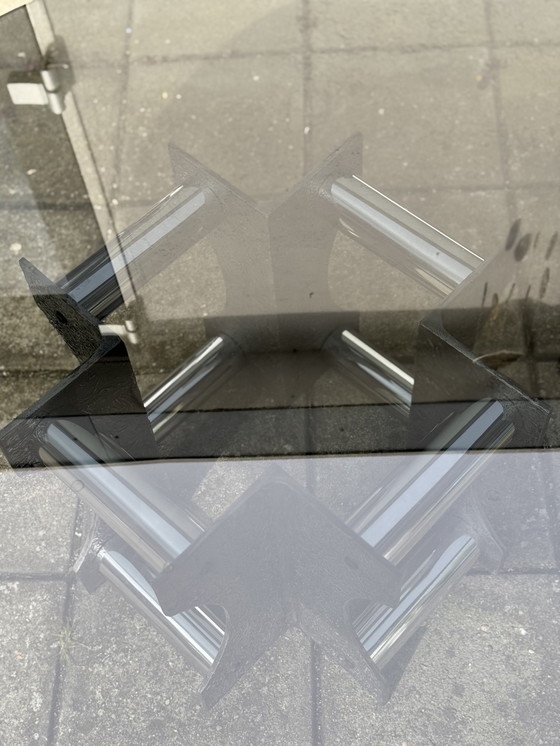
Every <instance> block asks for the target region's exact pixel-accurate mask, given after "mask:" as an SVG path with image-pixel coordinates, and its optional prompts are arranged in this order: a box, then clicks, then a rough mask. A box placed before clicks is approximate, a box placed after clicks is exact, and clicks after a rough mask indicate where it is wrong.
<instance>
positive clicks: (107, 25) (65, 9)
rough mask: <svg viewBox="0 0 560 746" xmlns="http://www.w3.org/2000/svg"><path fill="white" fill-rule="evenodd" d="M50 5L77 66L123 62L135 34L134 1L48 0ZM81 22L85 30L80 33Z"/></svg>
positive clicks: (48, 5) (56, 31) (56, 27)
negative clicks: (133, 21) (132, 7)
mask: <svg viewBox="0 0 560 746" xmlns="http://www.w3.org/2000/svg"><path fill="white" fill-rule="evenodd" d="M46 4H47V8H48V12H49V16H50V19H51V22H52V25H53V27H54V30H55V33H56V34H57V35H58V36H61V37H62V38H63V39H64V43H65V44H66V47H67V49H68V56H69V58H70V62H71V64H72V65H73V66H74V65H76V64H78V65H79V66H80V67H82V66H83V64H84V63H86V64H89V65H99V64H107V63H114V64H118V63H120V62H122V60H123V57H124V53H125V49H126V48H127V45H128V42H129V39H130V33H131V29H130V26H129V21H130V6H131V5H132V0H119V2H118V3H114V2H111V0H99V2H95V3H90V2H88V0H47V3H46ZM77 25H78V26H81V27H82V29H83V30H82V31H81V32H80V33H76V26H77ZM86 29H87V32H86Z"/></svg>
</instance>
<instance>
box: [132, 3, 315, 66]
mask: <svg viewBox="0 0 560 746" xmlns="http://www.w3.org/2000/svg"><path fill="white" fill-rule="evenodd" d="M300 13H301V7H300V3H298V2H294V0H263V1H262V2H259V3H254V2H251V0H239V1H238V2H236V3H235V4H234V5H232V4H231V3H228V2H227V0H215V1H214V2H212V3H208V4H204V3H174V2H173V0H163V1H162V2H160V3H158V4H157V5H154V4H153V3H151V2H150V0H135V3H134V15H133V19H132V32H133V33H132V45H131V50H130V51H131V57H132V59H133V60H134V59H139V58H143V57H147V56H148V57H149V56H163V57H166V58H173V57H177V56H183V55H229V54H232V53H246V54H255V53H256V52H277V51H282V52H286V51H296V50H298V49H299V46H300V43H301V36H300V29H299V23H298V21H299V16H300Z"/></svg>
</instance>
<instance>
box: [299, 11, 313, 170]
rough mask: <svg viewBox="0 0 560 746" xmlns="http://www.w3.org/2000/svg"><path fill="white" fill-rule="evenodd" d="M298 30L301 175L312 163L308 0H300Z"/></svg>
mask: <svg viewBox="0 0 560 746" xmlns="http://www.w3.org/2000/svg"><path fill="white" fill-rule="evenodd" d="M300 31H301V50H302V89H303V94H302V95H303V133H302V138H303V141H302V152H303V174H302V175H305V174H306V173H307V172H308V171H309V170H310V169H311V166H312V163H313V97H312V73H313V53H312V50H311V8H310V6H309V0H301V17H300Z"/></svg>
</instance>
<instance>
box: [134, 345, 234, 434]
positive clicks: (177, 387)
mask: <svg viewBox="0 0 560 746" xmlns="http://www.w3.org/2000/svg"><path fill="white" fill-rule="evenodd" d="M241 357H242V352H241V349H240V348H239V347H238V346H237V345H236V343H235V342H234V341H233V340H232V339H230V338H229V337H227V336H226V335H220V336H218V337H214V338H213V339H211V340H210V341H209V342H207V344H205V345H204V347H202V348H201V349H200V350H197V352H195V354H194V355H192V356H191V357H190V358H189V359H188V360H186V361H185V362H184V363H182V364H181V365H180V366H179V367H178V368H176V369H175V370H174V371H173V372H172V373H171V375H170V376H169V377H168V378H167V379H166V380H165V381H164V382H163V383H161V384H159V385H158V387H157V389H155V390H154V391H153V392H152V393H151V394H149V395H148V396H147V398H146V399H145V400H144V406H145V408H146V411H147V414H148V419H149V420H150V424H151V426H152V429H153V431H154V433H155V434H158V435H161V432H162V430H164V429H166V428H167V427H168V426H169V425H170V423H171V420H172V418H173V417H174V415H175V414H176V412H177V411H178V410H179V409H180V407H181V405H182V404H183V403H184V402H185V400H186V399H187V398H192V397H193V396H195V395H196V396H197V397H198V396H200V395H202V394H208V393H209V392H210V390H211V388H212V387H213V386H215V385H217V384H218V383H219V382H220V381H221V379H222V377H223V376H224V375H225V374H227V373H230V372H231V368H232V367H233V366H234V365H236V364H238V363H239V361H240V359H241ZM202 381H204V387H203V390H199V391H195V390H194V389H195V387H197V386H198V385H199V384H200V383H201V382H202ZM199 389H200V387H199Z"/></svg>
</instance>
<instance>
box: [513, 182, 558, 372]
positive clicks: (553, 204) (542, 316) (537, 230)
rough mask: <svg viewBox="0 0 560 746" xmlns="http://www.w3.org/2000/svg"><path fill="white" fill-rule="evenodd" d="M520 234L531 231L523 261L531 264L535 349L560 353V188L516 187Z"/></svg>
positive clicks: (550, 353) (548, 352)
mask: <svg viewBox="0 0 560 746" xmlns="http://www.w3.org/2000/svg"><path fill="white" fill-rule="evenodd" d="M515 199H516V204H517V211H518V214H519V216H520V217H521V219H522V221H523V222H522V231H521V233H525V232H527V233H531V234H532V238H533V240H532V242H531V245H530V249H529V251H528V252H527V254H526V256H525V258H524V259H523V261H524V263H526V264H527V265H528V277H529V283H530V285H531V296H530V297H531V298H532V299H533V301H534V303H535V307H534V310H533V322H532V333H533V340H534V348H535V352H536V353H537V354H539V355H548V356H549V357H551V358H554V356H557V355H558V353H559V352H560V349H559V344H560V343H559V339H558V323H559V321H560V308H559V307H560V240H559V235H558V234H559V233H560V219H559V218H558V205H559V204H560V189H558V187H554V186H549V187H533V188H527V189H516V190H515Z"/></svg>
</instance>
